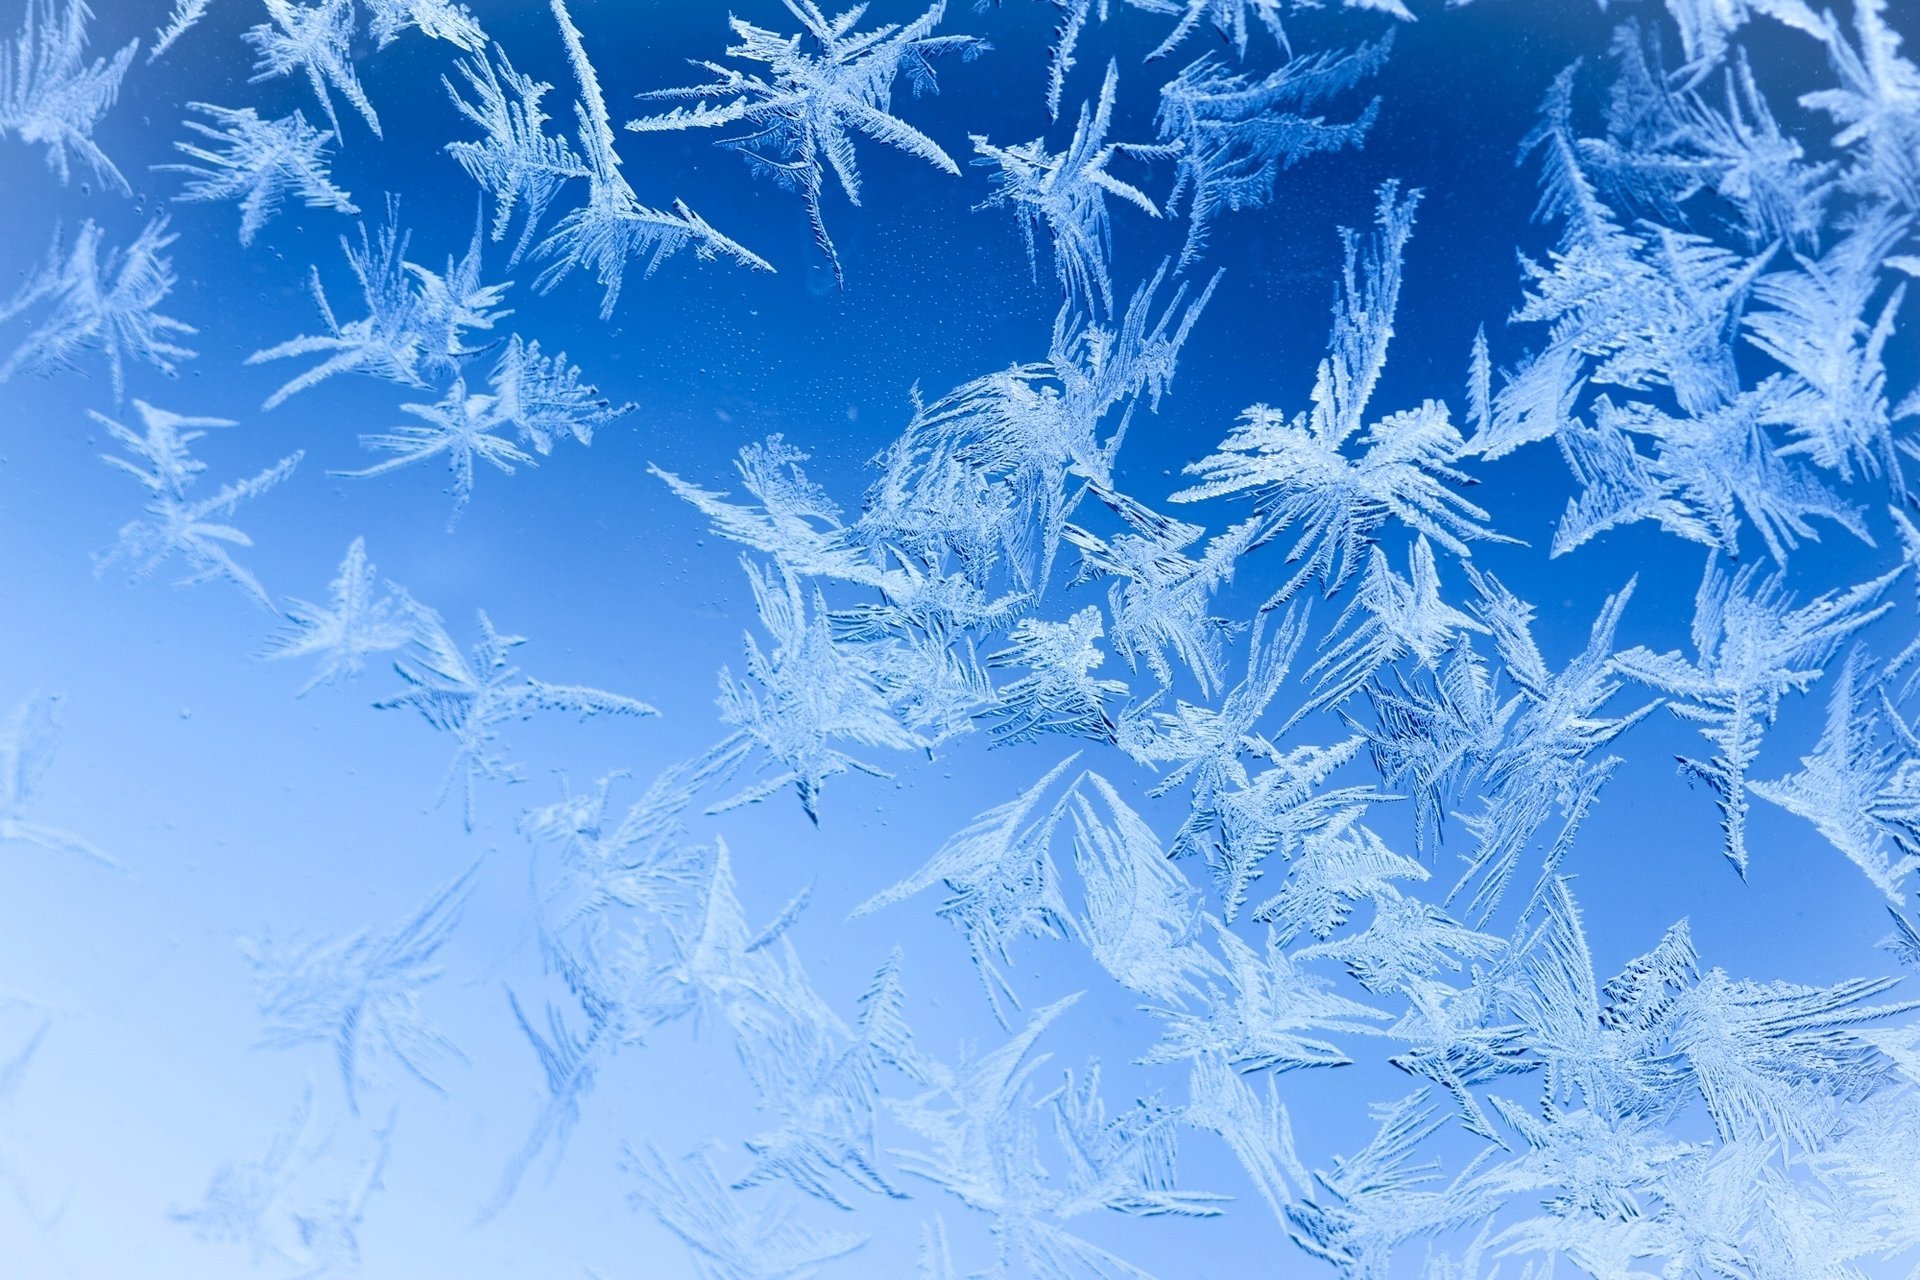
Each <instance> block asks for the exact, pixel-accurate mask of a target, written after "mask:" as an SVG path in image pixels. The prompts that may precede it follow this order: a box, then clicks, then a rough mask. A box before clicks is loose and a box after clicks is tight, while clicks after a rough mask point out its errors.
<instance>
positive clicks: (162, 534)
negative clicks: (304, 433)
mask: <svg viewBox="0 0 1920 1280" xmlns="http://www.w3.org/2000/svg"><path fill="white" fill-rule="evenodd" d="M133 407H134V409H135V410H136V411H137V412H138V413H139V414H140V422H141V426H142V430H140V431H134V430H133V429H131V428H129V427H127V426H125V425H123V424H121V423H119V422H115V421H114V420H113V419H112V418H109V417H107V416H105V415H104V414H99V413H93V414H90V416H91V417H92V418H93V420H94V421H95V422H98V423H99V424H100V425H101V426H103V427H105V428H106V429H107V431H108V432H109V433H110V434H111V435H112V436H113V438H114V439H115V440H117V441H119V442H120V444H121V445H122V446H123V447H124V448H125V449H126V451H127V452H128V453H129V454H131V455H132V459H131V460H129V459H127V458H118V457H114V456H112V455H102V460H103V461H105V462H106V463H107V464H108V465H109V466H114V467H118V468H120V469H121V470H122V471H125V472H126V473H127V474H128V475H130V476H132V477H133V478H134V479H136V480H138V481H139V482H140V483H141V484H142V485H143V486H145V487H146V490H147V492H148V494H149V495H150V496H149V498H148V500H147V513H146V516H145V517H144V518H142V519H140V520H135V521H133V522H131V523H129V524H127V525H124V526H122V528H121V530H120V537H119V539H118V540H117V541H116V542H115V543H114V545H113V547H112V548H111V549H109V550H108V551H106V552H104V553H102V554H101V555H99V556H97V557H95V560H94V567H95V569H96V570H104V569H106V568H107V567H108V566H109V565H118V564H122V563H124V564H126V565H127V567H128V571H129V573H131V575H132V576H133V578H134V579H135V580H136V581H137V580H139V579H142V578H145V577H147V576H148V575H149V574H151V573H153V572H154V570H156V569H158V568H159V567H160V566H161V565H162V564H164V563H166V562H167V561H168V560H171V559H173V558H174V557H176V556H178V557H179V558H181V559H183V560H185V561H186V562H187V565H188V566H189V567H190V568H191V569H192V573H191V574H190V575H189V576H187V577H186V578H183V579H181V581H180V585H182V586H188V585H192V584H194V583H200V582H211V581H214V580H215V579H223V580H225V581H227V582H230V583H232V584H233V585H234V586H236V587H239V588H240V589H241V590H242V591H244V592H246V593H247V594H248V595H250V596H252V597H253V598H254V599H255V600H256V601H258V602H259V604H260V606H261V608H263V609H267V610H272V609H273V599H272V597H270V596H269V595H268V594H267V590H266V588H265V587H263V586H261V585H260V582H259V580H258V579H256V578H255V577H254V576H253V574H252V573H251V572H249V571H248V570H247V569H245V568H244V567H242V566H241V564H240V562H239V561H237V560H235V559H234V558H233V554H232V552H230V551H229V550H228V549H227V548H228V547H250V546H252V545H253V539H251V538H249V537H248V536H247V535H246V534H244V533H242V532H241V531H240V530H239V529H236V528H234V527H233V526H232V525H230V524H225V523H222V522H223V521H224V520H225V519H227V518H228V517H231V516H232V515H233V513H234V510H235V508H237V507H238V506H239V505H240V504H241V503H243V502H245V501H247V500H248V499H251V498H257V497H259V496H260V495H261V494H263V493H265V492H266V491H267V490H269V489H271V488H273V487H274V486H275V485H277V484H279V483H280V482H281V481H282V480H285V479H286V478H287V477H288V476H290V475H292V474H293V469H294V468H295V467H296V466H298V465H299V464H300V459H301V457H302V456H303V455H302V454H301V453H298V452H295V453H292V454H289V455H288V456H286V457H284V458H282V459H281V460H280V461H279V462H277V463H275V464H274V465H272V466H271V467H268V468H267V469H266V470H264V471H262V472H260V473H259V474H258V475H255V476H253V477H251V478H250V479H246V480H236V481H234V482H233V483H231V484H228V485H226V486H224V487H222V488H221V489H220V490H219V491H218V492H217V493H214V494H212V495H211V496H209V497H205V498H193V497H190V496H189V495H188V490H189V489H191V488H192V487H193V485H194V483H195V482H196V481H197V480H198V479H199V478H200V474H201V473H202V472H203V471H205V470H206V469H207V464H206V463H204V462H201V461H200V460H199V459H197V458H195V457H194V456H193V455H192V453H191V451H190V450H191V448H192V446H193V442H194V441H196V440H199V439H200V438H201V437H203V436H205V435H206V431H205V430H188V429H187V428H207V427H231V426H233V425H235V424H234V423H233V422H231V421H229V420H227V419H225V418H187V417H182V416H181V415H179V414H177V413H169V412H167V411H166V410H165V409H156V408H154V407H153V406H152V405H150V404H148V403H147V402H146V401H144V400H135V401H134V402H133Z"/></svg>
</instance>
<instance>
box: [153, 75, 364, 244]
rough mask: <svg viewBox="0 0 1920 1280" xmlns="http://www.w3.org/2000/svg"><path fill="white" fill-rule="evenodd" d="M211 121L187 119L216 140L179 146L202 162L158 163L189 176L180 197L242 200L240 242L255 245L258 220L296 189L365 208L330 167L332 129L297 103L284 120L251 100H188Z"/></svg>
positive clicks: (308, 199)
mask: <svg viewBox="0 0 1920 1280" xmlns="http://www.w3.org/2000/svg"><path fill="white" fill-rule="evenodd" d="M187 105H188V106H189V107H191V108H192V109H193V110H195V111H198V112H200V113H201V114H202V115H204V116H206V117H207V118H208V119H209V120H211V121H212V123H211V124H202V123H201V122H200V121H198V120H189V121H187V128H189V129H191V130H193V131H194V132H195V133H197V134H199V135H200V136H201V137H203V138H206V139H208V140H209V141H210V142H212V143H213V144H215V145H216V146H218V147H219V148H220V149H219V150H210V149H208V148H207V147H204V146H200V145H198V144H196V143H192V142H177V143H175V144H174V145H175V147H177V148H178V149H179V150H181V151H183V152H185V153H186V154H187V155H189V156H191V157H193V159H195V160H197V161H199V162H200V163H198V164H167V165H156V166H155V167H156V168H158V169H162V170H171V171H173V172H175V173H184V174H187V175H188V176H189V181H188V183H187V185H186V189H185V190H183V191H182V192H181V193H180V194H179V195H178V196H176V197H175V199H177V200H196V201H197V200H235V199H237V200H239V201H240V243H241V244H242V245H243V246H244V245H250V244H252V243H253V238H254V236H256V235H258V234H259V232H260V228H262V227H264V226H265V225H266V224H267V221H268V220H269V219H270V218H272V217H273V215H274V214H275V213H277V212H278V211H279V208H280V201H281V200H282V199H283V198H284V197H285V196H286V195H288V194H289V193H291V194H296V195H298V196H299V197H300V199H301V200H302V201H303V202H304V203H305V204H306V206H307V207H308V208H309V209H332V210H333V211H334V212H336V213H359V212H360V210H359V209H358V208H357V207H356V206H355V205H354V204H353V202H352V200H351V199H350V198H349V197H348V196H347V193H346V192H344V191H342V190H341V189H340V188H339V187H337V186H335V185H334V182H333V177H332V175H331V174H330V173H329V172H328V170H327V157H326V155H325V152H326V149H327V145H328V144H329V143H331V142H332V141H333V138H334V135H333V134H332V133H330V132H328V131H326V130H323V129H315V128H314V127H313V126H311V125H309V124H308V123H307V121H306V117H305V116H302V115H301V114H300V113H299V112H298V111H296V112H294V113H293V114H292V115H290V116H286V117H284V118H282V119H279V120H262V119H261V118H260V117H259V115H258V114H256V113H255V112H254V110H253V108H252V107H246V108H243V109H241V110H239V111H233V110H229V109H228V108H226V107H217V106H214V105H213V104H211V103H207V102H190V103H188V104H187Z"/></svg>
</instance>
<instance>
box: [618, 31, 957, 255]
mask: <svg viewBox="0 0 1920 1280" xmlns="http://www.w3.org/2000/svg"><path fill="white" fill-rule="evenodd" d="M784 3H785V4H786V6H787V11H788V12H789V13H791V14H792V15H793V16H794V17H795V18H797V19H798V20H799V22H800V25H801V27H802V28H803V31H802V33H801V34H798V35H794V36H782V35H780V34H779V33H778V32H774V31H769V30H767V29H766V28H764V27H756V26H754V25H753V24H752V23H750V22H746V21H743V20H742V19H739V18H730V19H729V20H728V25H729V26H730V27H731V28H732V29H733V34H734V36H735V38H736V39H738V40H739V42H740V43H738V44H736V45H734V46H732V47H731V48H729V49H728V50H727V56H728V57H730V58H737V59H739V60H741V61H743V62H757V63H761V64H763V65H764V66H765V67H766V68H767V71H766V74H765V75H759V74H754V73H749V72H746V71H741V70H738V69H736V68H733V67H728V66H724V65H722V64H720V63H717V62H700V63H696V64H695V65H696V66H699V67H701V68H703V69H704V70H707V71H710V72H712V73H713V75H714V79H713V80H711V81H709V82H707V83H706V84H699V85H693V86H691V87H689V88H685V89H655V90H653V91H651V92H649V93H646V94H644V95H642V96H643V97H646V98H650V99H655V100H669V101H674V100H678V101H690V102H692V103H693V104H694V105H692V106H691V107H675V108H674V109H673V110H671V111H669V112H667V113H666V114H665V115H659V116H649V117H644V118H642V119H638V120H630V121H628V122H627V128H629V129H632V130H635V131H640V132H658V131H661V130H667V129H697V128H718V127H724V126H728V125H735V124H738V125H744V126H746V127H747V132H746V133H744V134H743V135H741V136H740V137H738V138H730V139H727V140H726V142H725V144H724V145H726V146H728V147H731V148H733V149H734V150H736V151H739V152H740V153H741V154H742V155H744V156H746V158H747V160H748V161H749V163H751V164H752V165H753V167H754V168H755V169H756V170H757V171H760V172H764V173H766V174H767V175H769V176H770V177H772V178H773V180H774V181H775V182H777V183H779V184H780V185H781V186H783V187H787V188H789V189H791V190H796V191H798V192H799V193H800V197H801V199H802V200H804V201H805V202H806V206H807V221H808V222H809V223H811V224H812V226H813V238H814V242H815V243H816V244H818V245H819V246H820V251H821V252H822V253H823V254H825V255H826V257H827V261H828V262H829V263H830V264H831V265H832V267H833V274H834V278H835V279H836V280H839V281H841V283H843V284H844V283H845V275H844V272H843V271H842V269H841V266H840V254H839V252H838V251H837V250H836V249H835V248H834V247H833V238H832V237H831V236H829V235H828V234H827V224H826V220H825V218H824V217H823V215H822V213H821V209H820V197H821V193H822V190H823V189H824V187H825V185H826V170H828V169H829V168H830V169H832V170H833V175H834V177H835V178H836V179H838V180H839V183H840V189H841V190H842V191H843V192H845V193H846V196H847V199H848V201H849V202H850V203H852V204H854V205H856V206H857V205H858V204H859V203H860V173H859V170H858V169H857V168H856V167H855V163H854V154H853V139H854V136H855V135H863V136H865V137H868V138H871V139H873V140H874V141H876V142H884V143H886V144H887V145H888V146H891V147H894V148H897V149H898V150H900V151H903V152H905V153H906V154H908V155H910V156H913V157H915V158H917V159H920V160H925V161H926V162H927V163H928V164H930V165H932V166H933V167H934V168H936V169H939V170H941V171H942V172H945V173H949V174H953V175H956V176H957V175H958V174H959V172H960V167H959V166H958V165H956V164H955V163H954V162H953V158H952V157H951V156H949V155H948V154H947V153H946V152H945V151H943V150H942V149H941V147H940V144H939V143H937V142H935V141H934V140H933V139H932V138H929V137H928V136H927V135H926V134H924V133H921V132H920V131H919V130H918V129H916V128H914V127H913V126H912V125H910V124H908V123H907V122H906V121H904V120H902V119H900V118H899V117H898V116H896V115H894V114H893V83H894V80H895V79H896V78H897V77H898V76H899V75H900V73H901V72H902V71H904V72H906V74H907V79H908V82H909V83H910V84H911V85H912V88H913V91H914V93H915V94H920V93H926V92H929V91H931V90H933V89H934V88H935V84H934V74H933V63H934V60H935V59H937V58H941V57H946V56H950V55H956V54H957V55H959V56H960V57H962V58H971V57H973V56H974V55H975V54H977V53H979V52H980V51H982V50H983V49H985V48H986V47H987V46H986V42H985V41H983V40H979V39H976V38H975V37H973V36H936V35H934V34H933V29H934V28H935V27H936V26H938V25H940V19H941V18H943V17H945V16H946V4H945V2H944V0H939V2H938V3H935V4H934V5H933V6H932V7H931V8H929V9H928V10H927V11H926V12H925V13H923V14H921V15H920V16H919V17H918V18H915V19H914V20H913V21H912V22H908V23H904V24H903V23H889V24H887V25H885V26H882V27H878V28H876V29H874V30H872V31H861V32H856V31H854V29H853V28H854V25H855V24H856V23H858V22H859V21H860V19H861V17H862V16H863V15H864V13H865V10H866V6H865V5H861V6H859V7H858V8H854V9H850V10H848V11H847V12H846V13H842V14H839V15H837V16H836V17H833V18H828V17H827V15H826V14H825V13H824V12H823V11H822V10H821V9H820V8H819V7H818V6H817V5H816V4H814V2H813V0H784Z"/></svg>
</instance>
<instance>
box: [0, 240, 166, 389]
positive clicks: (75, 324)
mask: <svg viewBox="0 0 1920 1280" xmlns="http://www.w3.org/2000/svg"><path fill="white" fill-rule="evenodd" d="M177 238H178V237H176V236H171V235H168V234H167V220H166V219H165V218H164V217H162V218H155V219H154V220H153V221H151V222H149V223H148V224H147V225H146V226H145V227H144V228H142V229H141V232H140V234H139V235H138V236H136V237H135V238H134V241H133V243H132V244H130V245H128V246H127V247H126V248H124V249H104V251H103V245H104V241H105V233H104V232H102V231H101V229H100V228H99V227H98V226H97V225H95V224H94V222H93V220H92V219H88V220H87V221H86V222H83V223H82V224H81V225H80V234H78V235H77V236H75V237H74V238H73V245H72V247H71V248H69V249H67V250H66V251H65V252H64V253H63V252H62V250H61V246H60V238H59V236H57V235H56V236H55V238H54V241H53V244H52V246H51V247H50V248H49V249H48V251H47V260H46V262H45V264H44V265H42V266H41V268H40V270H39V271H37V272H35V273H34V274H33V275H32V276H29V277H28V279H27V282H26V284H25V285H23V286H22V287H21V289H20V292H19V293H17V294H15V295H14V296H13V298H12V299H11V300H10V301H8V302H6V303H4V304H0V323H3V322H5V321H7V320H11V319H12V318H13V317H14V316H17V315H19V314H21V313H22V312H24V311H26V310H27V309H29V308H30V307H33V306H36V305H38V304H40V303H42V302H45V303H48V304H50V305H49V308H48V311H47V313H46V314H45V315H44V316H43V317H42V318H41V320H40V323H39V324H38V325H37V326H36V327H35V328H34V331H33V332H32V333H30V334H28V335H27V337H26V339H25V340H24V341H22V342H21V344H20V345H19V346H18V347H15V348H14V350H13V353H12V354H11V355H9V356H8V357H7V358H6V360H5V361H0V382H5V381H6V380H7V379H8V378H11V377H12V376H13V375H14V374H16V373H19V372H21V371H22V370H25V371H28V372H31V373H41V374H46V373H53V372H55V371H58V370H62V369H67V368H70V367H72V365H73V363H74V359H75V357H77V356H78V355H79V354H80V353H81V352H83V351H99V352H101V353H102V354H104V355H105V356H106V357H107V369H108V371H109V373H110V374H111V376H112V382H113V398H114V401H115V402H116V403H118V402H119V401H120V399H121V397H122V396H123V395H124V394H125V391H126V366H127V364H128V363H129V362H130V361H134V360H138V361H141V362H143V363H146V364H149V365H152V366H153V367H154V368H156V369H158V370H159V371H160V372H162V373H164V374H167V375H169V376H171V375H172V374H173V372H174V362H175V361H176V360H190V359H192V358H193V355H194V353H193V352H192V351H190V350H188V349H187V348H185V347H183V346H181V345H179V343H177V342H175V341H174V338H175V337H181V336H191V335H192V334H193V333H195V332H196V330H195V329H194V327H193V326H192V325H190V324H186V323H184V322H182V321H179V320H176V319H174V318H173V317H172V316H168V315H163V314H161V312H160V311H159V307H160V305H161V304H162V303H164V302H165V301H166V300H167V295H168V294H170V293H172V292H173V285H174V274H173V260H172V259H171V258H169V257H167V256H166V254H165V252H164V250H165V249H166V248H167V246H169V245H171V244H172V243H173V242H174V240H176V239H177Z"/></svg>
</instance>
